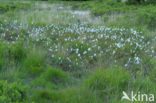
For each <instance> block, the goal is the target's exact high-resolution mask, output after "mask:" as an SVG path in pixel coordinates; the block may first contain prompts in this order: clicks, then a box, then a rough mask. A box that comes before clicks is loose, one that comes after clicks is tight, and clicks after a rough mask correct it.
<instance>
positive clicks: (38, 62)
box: [23, 49, 47, 75]
mask: <svg viewBox="0 0 156 103" xmlns="http://www.w3.org/2000/svg"><path fill="white" fill-rule="evenodd" d="M46 63H47V62H46V52H45V51H43V50H37V49H33V50H32V51H30V52H29V53H28V54H27V57H26V59H25V60H24V62H23V69H24V70H25V71H27V72H29V73H30V74H33V75H39V74H41V73H42V72H43V71H44V70H45V69H46Z"/></svg>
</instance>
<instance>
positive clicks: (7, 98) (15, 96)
mask: <svg viewBox="0 0 156 103" xmlns="http://www.w3.org/2000/svg"><path fill="white" fill-rule="evenodd" d="M26 98H27V97H26V91H25V87H23V86H22V85H21V84H20V83H17V82H15V83H10V84H9V83H8V82H7V81H0V102H1V103H21V102H23V103H24V101H25V100H26Z"/></svg>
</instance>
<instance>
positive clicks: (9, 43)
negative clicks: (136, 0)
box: [0, 1, 156, 103]
mask: <svg viewBox="0 0 156 103" xmlns="http://www.w3.org/2000/svg"><path fill="white" fill-rule="evenodd" d="M88 5H90V6H91V5H92V4H91V3H89V4H88ZM79 6H80V7H81V6H82V7H85V6H86V4H85V3H84V4H79ZM128 7H129V6H128ZM129 8H130V7H129ZM131 8H133V7H131ZM150 8H153V6H151V7H148V9H150ZM143 9H145V7H144V8H143V7H138V9H137V10H140V12H142V10H143ZM95 10H97V8H94V9H93V10H92V9H83V10H82V9H80V8H76V7H75V5H74V3H73V4H71V3H69V4H68V5H67V4H66V3H64V2H60V3H58V2H56V3H50V2H2V1H1V4H0V80H1V82H0V102H2V103H131V102H129V101H127V100H125V101H121V97H122V91H126V92H127V93H128V94H130V93H131V91H135V92H141V93H147V94H148V93H149V94H150V93H152V94H154V93H156V92H155V89H156V88H155V87H156V84H155V78H156V58H155V56H156V53H155V50H156V46H155V44H156V35H155V30H154V29H153V26H154V24H152V23H150V24H148V23H147V22H143V23H144V24H147V25H144V24H141V23H140V25H139V23H138V22H139V21H138V20H140V19H139V17H140V15H143V14H142V13H141V14H140V15H139V16H136V17H135V18H133V20H132V18H131V16H133V15H136V14H135V13H136V11H137V10H136V11H135V12H133V11H127V12H124V13H123V12H120V13H119V12H113V13H109V14H104V15H99V11H100V10H99V9H98V10H97V11H95ZM103 12H104V13H105V12H106V11H103ZM137 12H138V11H137ZM100 14H101V12H100ZM128 20H129V22H127V21H128ZM131 21H134V22H131ZM151 24H152V27H151V28H149V27H150V25H151ZM135 103H138V102H135ZM144 103H147V102H146V101H145V102H144ZM153 103H154V102H153Z"/></svg>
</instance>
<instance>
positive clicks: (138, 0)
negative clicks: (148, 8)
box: [127, 0, 156, 4]
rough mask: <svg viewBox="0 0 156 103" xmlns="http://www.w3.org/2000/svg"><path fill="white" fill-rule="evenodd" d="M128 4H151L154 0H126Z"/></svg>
mask: <svg viewBox="0 0 156 103" xmlns="http://www.w3.org/2000/svg"><path fill="white" fill-rule="evenodd" d="M127 3H128V4H153V3H156V1H155V0H127Z"/></svg>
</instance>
